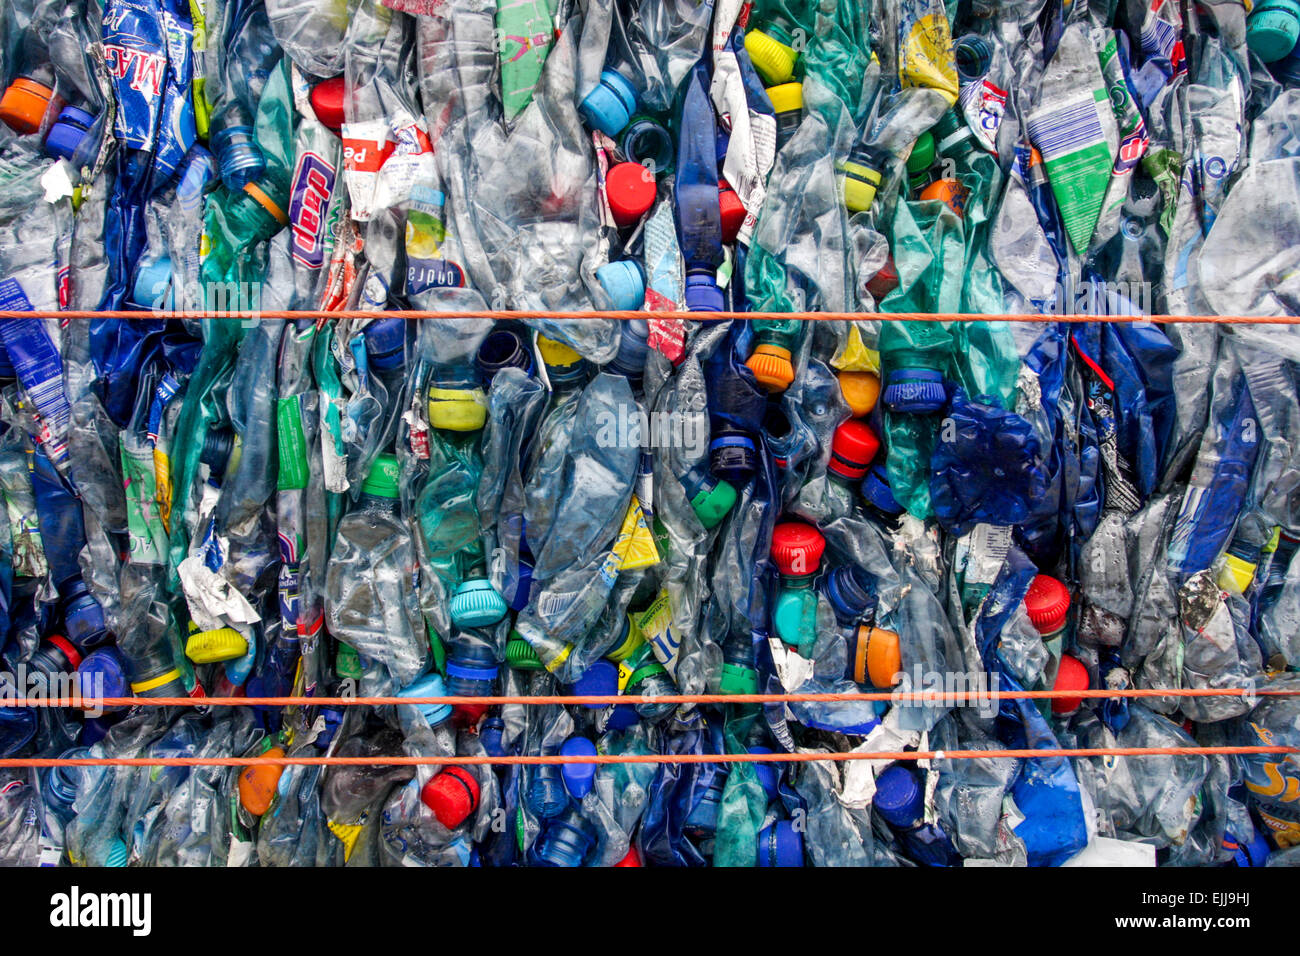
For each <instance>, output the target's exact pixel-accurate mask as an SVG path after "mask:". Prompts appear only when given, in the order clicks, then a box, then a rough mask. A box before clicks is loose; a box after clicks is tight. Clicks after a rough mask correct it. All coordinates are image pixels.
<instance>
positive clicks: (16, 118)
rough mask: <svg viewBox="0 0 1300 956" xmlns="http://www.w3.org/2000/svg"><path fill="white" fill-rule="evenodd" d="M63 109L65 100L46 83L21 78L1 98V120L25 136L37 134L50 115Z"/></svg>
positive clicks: (10, 85) (11, 84)
mask: <svg viewBox="0 0 1300 956" xmlns="http://www.w3.org/2000/svg"><path fill="white" fill-rule="evenodd" d="M62 108H63V98H62V97H61V96H56V95H55V93H54V91H53V90H52V89H50V88H49V87H48V86H46V85H45V84H44V83H37V82H36V81H35V80H32V79H28V78H27V77H25V76H20V77H19V78H18V79H16V80H14V81H13V82H12V83H10V84H9V89H7V90H5V94H4V97H3V98H0V120H4V122H5V123H6V125H8V126H9V128H10V129H12V130H14V132H17V133H22V134H23V135H24V136H25V135H27V134H29V133H35V132H36V131H37V130H39V129H40V128H41V123H42V122H43V121H44V120H45V116H46V114H48V113H57V112H58V111H59V110H61V109H62Z"/></svg>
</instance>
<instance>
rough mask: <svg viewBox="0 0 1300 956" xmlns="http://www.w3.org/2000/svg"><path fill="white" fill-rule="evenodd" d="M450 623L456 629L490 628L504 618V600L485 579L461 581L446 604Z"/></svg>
mask: <svg viewBox="0 0 1300 956" xmlns="http://www.w3.org/2000/svg"><path fill="white" fill-rule="evenodd" d="M448 610H449V611H450V612H451V623H453V624H455V625H456V626H457V627H491V626H492V625H493V624H495V623H496V622H497V621H499V620H501V619H502V618H503V617H505V616H506V611H507V610H508V608H507V605H506V599H505V598H503V597H502V596H501V595H500V594H498V593H497V589H496V588H494V587H493V586H492V582H491V581H489V580H488V579H487V578H470V579H469V580H467V581H462V582H461V583H460V584H459V585H458V586H457V588H456V593H455V594H453V595H452V596H451V601H449V602H448Z"/></svg>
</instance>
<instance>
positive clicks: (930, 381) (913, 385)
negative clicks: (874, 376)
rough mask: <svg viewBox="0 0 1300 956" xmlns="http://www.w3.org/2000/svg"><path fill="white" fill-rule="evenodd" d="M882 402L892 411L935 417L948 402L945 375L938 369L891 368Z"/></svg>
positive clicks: (887, 375)
mask: <svg viewBox="0 0 1300 956" xmlns="http://www.w3.org/2000/svg"><path fill="white" fill-rule="evenodd" d="M881 400H882V401H883V402H884V403H885V407H886V408H887V409H889V410H890V411H891V412H899V413H903V414H909V415H932V414H934V413H935V412H937V411H939V409H941V408H943V406H944V403H945V402H947V401H948V393H947V391H946V389H945V388H944V386H943V373H942V372H940V371H939V370H938V369H933V368H923V367H916V366H913V367H910V368H895V369H890V370H889V372H888V373H887V374H886V375H885V391H884V394H883V395H882V396H881Z"/></svg>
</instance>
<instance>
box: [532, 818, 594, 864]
mask: <svg viewBox="0 0 1300 956" xmlns="http://www.w3.org/2000/svg"><path fill="white" fill-rule="evenodd" d="M595 845H596V832H595V828H594V827H592V825H591V824H590V823H588V822H587V819H586V817H584V816H583V815H582V814H580V813H578V812H577V811H576V810H570V811H569V812H568V813H566V814H564V815H563V816H560V817H556V818H555V819H553V820H550V821H549V822H548V823H547V824H546V829H544V830H543V831H542V835H541V836H540V837H539V838H538V840H537V843H536V844H535V845H534V849H533V858H534V862H535V863H536V864H537V865H538V866H565V867H578V866H582V862H583V860H585V859H586V858H587V854H588V853H590V852H591V849H592V847H594V846H595Z"/></svg>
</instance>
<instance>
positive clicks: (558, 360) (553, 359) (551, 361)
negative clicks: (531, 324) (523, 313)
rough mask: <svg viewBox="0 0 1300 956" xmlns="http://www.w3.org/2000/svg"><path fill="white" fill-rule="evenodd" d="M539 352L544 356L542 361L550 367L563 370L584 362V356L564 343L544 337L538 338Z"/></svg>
mask: <svg viewBox="0 0 1300 956" xmlns="http://www.w3.org/2000/svg"><path fill="white" fill-rule="evenodd" d="M537 351H538V352H540V353H541V354H542V361H543V362H545V363H546V364H547V365H550V366H557V367H561V368H562V367H564V366H567V365H577V364H578V363H579V362H581V361H582V356H581V355H580V354H579V353H578V352H577V351H575V350H574V349H572V348H571V347H569V346H568V345H566V344H565V343H564V342H561V341H559V340H557V339H548V338H547V337H546V336H544V335H539V336H537Z"/></svg>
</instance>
